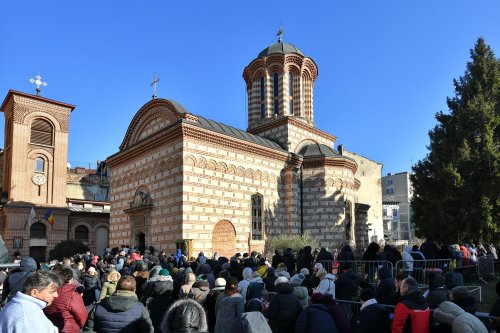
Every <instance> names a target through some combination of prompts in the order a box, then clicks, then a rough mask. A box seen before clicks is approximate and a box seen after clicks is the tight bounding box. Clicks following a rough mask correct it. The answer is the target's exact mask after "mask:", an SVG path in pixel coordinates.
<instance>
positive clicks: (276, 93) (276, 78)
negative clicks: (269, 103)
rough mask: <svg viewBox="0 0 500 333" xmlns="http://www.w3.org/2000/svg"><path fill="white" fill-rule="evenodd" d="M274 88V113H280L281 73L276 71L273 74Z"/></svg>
mask: <svg viewBox="0 0 500 333" xmlns="http://www.w3.org/2000/svg"><path fill="white" fill-rule="evenodd" d="M273 90H274V94H273V95H274V114H280V103H279V99H278V97H279V75H278V73H274V75H273Z"/></svg>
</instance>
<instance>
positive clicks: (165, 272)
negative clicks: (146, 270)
mask: <svg viewBox="0 0 500 333" xmlns="http://www.w3.org/2000/svg"><path fill="white" fill-rule="evenodd" d="M158 274H159V275H163V276H168V275H170V272H169V271H168V269H165V268H163V269H160V272H159V273H158Z"/></svg>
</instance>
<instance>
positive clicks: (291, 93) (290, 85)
mask: <svg viewBox="0 0 500 333" xmlns="http://www.w3.org/2000/svg"><path fill="white" fill-rule="evenodd" d="M288 84H289V86H288V95H289V96H290V97H289V100H290V114H293V73H292V72H290V73H288Z"/></svg>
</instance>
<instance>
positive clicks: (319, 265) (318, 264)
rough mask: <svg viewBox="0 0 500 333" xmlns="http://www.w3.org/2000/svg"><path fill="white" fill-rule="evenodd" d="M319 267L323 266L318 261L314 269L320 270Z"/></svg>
mask: <svg viewBox="0 0 500 333" xmlns="http://www.w3.org/2000/svg"><path fill="white" fill-rule="evenodd" d="M321 268H323V265H322V264H321V263H320V262H318V263H316V265H314V269H316V270H320V269H321Z"/></svg>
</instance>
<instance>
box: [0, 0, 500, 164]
mask: <svg viewBox="0 0 500 333" xmlns="http://www.w3.org/2000/svg"><path fill="white" fill-rule="evenodd" d="M0 12H1V13H2V14H3V15H2V19H1V20H0V36H1V39H0V42H1V45H2V47H1V52H0V95H2V96H5V95H6V94H7V92H8V90H9V89H15V90H20V91H24V92H29V93H34V89H35V87H34V86H33V85H31V84H30V83H29V79H30V78H33V77H34V76H35V75H36V74H38V73H40V74H41V75H42V78H43V79H44V81H47V82H48V86H47V87H45V88H44V89H43V91H42V95H43V96H44V97H47V98H51V99H55V100H59V101H62V102H66V103H70V104H74V105H76V109H75V111H73V113H72V115H71V121H70V143H69V160H70V161H72V163H73V164H74V161H79V162H80V163H85V162H86V163H88V162H90V163H95V161H97V160H102V159H105V158H106V157H107V156H109V155H111V154H114V153H115V152H117V151H118V146H119V145H120V144H121V141H122V139H123V136H124V135H125V132H126V130H127V127H128V124H129V122H130V121H131V120H132V117H133V116H134V114H135V113H136V112H137V111H138V110H139V108H140V107H141V106H142V105H143V104H144V103H146V102H147V101H148V100H149V99H150V98H151V95H152V88H151V87H150V86H149V83H150V82H151V81H152V78H153V73H154V72H157V73H158V75H159V77H160V78H161V81H160V83H159V85H158V96H159V97H164V98H171V99H174V100H176V101H178V102H179V103H180V104H182V105H183V106H184V107H185V108H186V109H188V110H189V111H190V112H191V113H194V114H199V115H202V116H204V117H207V118H210V119H213V120H216V121H220V122H223V123H226V124H228V125H232V126H235V127H237V128H241V129H246V127H247V117H246V90H245V83H244V80H243V78H242V76H241V75H242V73H243V69H244V67H245V66H246V65H247V64H249V63H250V62H251V61H252V60H253V59H254V58H255V57H256V56H257V54H258V53H259V52H260V51H261V50H262V49H264V48H266V47H267V46H269V45H270V44H273V43H275V41H276V38H275V33H276V31H277V29H278V27H279V25H280V23H281V22H282V23H283V27H284V30H285V35H284V41H285V42H287V43H291V44H294V45H295V46H297V47H298V48H300V49H301V50H302V51H303V52H304V53H305V54H306V55H307V56H309V57H311V58H313V59H314V61H315V62H316V64H317V65H318V68H319V76H318V79H317V80H316V83H315V90H314V112H315V122H316V126H317V127H318V128H320V129H322V130H324V131H326V132H329V133H331V134H333V135H335V136H336V137H337V142H336V145H335V147H337V144H344V146H345V147H346V149H348V150H350V151H354V152H356V153H358V154H361V155H363V156H366V157H368V158H370V159H372V160H375V161H378V162H381V163H382V164H383V165H384V169H383V173H384V174H386V173H388V172H393V173H395V172H402V171H409V170H410V168H411V165H412V163H415V162H416V161H417V160H419V159H421V158H423V157H425V155H426V153H427V149H426V145H427V144H428V142H429V139H428V135H427V133H428V131H429V130H430V129H431V128H432V127H433V126H434V125H435V124H436V122H435V119H434V114H435V113H436V112H438V111H440V110H442V111H447V110H448V109H447V107H446V97H447V96H452V95H453V85H452V81H453V79H454V78H458V76H460V75H462V74H463V73H464V70H465V67H466V62H467V61H468V60H469V49H471V48H472V47H473V46H474V43H475V41H476V40H477V38H478V37H480V36H482V37H484V38H485V40H486V43H488V44H489V45H491V46H492V48H493V50H494V51H496V54H497V55H500V23H499V20H498V13H500V2H499V1H494V0H489V1H461V0H453V1H452V0H440V1H435V0H423V1H310V2H304V1H258V0H254V1H126V0H123V1H55V0H54V1H21V0H19V1H3V2H2V3H1V5H0ZM2 99H3V97H2ZM0 126H1V127H3V117H2V118H1V121H0ZM0 140H1V141H0V145H3V137H2V138H0Z"/></svg>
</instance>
